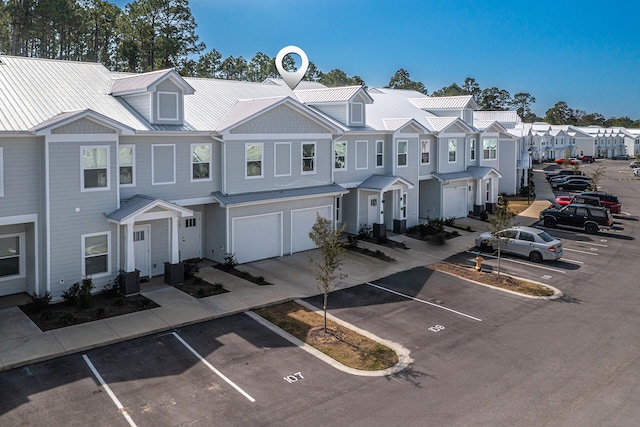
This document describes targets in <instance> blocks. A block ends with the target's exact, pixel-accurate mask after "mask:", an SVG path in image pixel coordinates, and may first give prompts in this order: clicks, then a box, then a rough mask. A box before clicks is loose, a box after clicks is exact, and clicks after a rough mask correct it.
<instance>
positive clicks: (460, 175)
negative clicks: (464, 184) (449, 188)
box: [431, 171, 473, 181]
mask: <svg viewBox="0 0 640 427" xmlns="http://www.w3.org/2000/svg"><path fill="white" fill-rule="evenodd" d="M431 175H433V176H434V177H435V178H436V179H437V180H438V181H460V180H463V179H470V178H473V176H472V175H471V174H470V173H469V172H466V171H460V172H449V173H432V174H431Z"/></svg>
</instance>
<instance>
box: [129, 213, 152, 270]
mask: <svg viewBox="0 0 640 427" xmlns="http://www.w3.org/2000/svg"><path fill="white" fill-rule="evenodd" d="M133 254H134V257H135V263H136V270H139V271H140V277H151V226H150V225H137V226H135V227H133Z"/></svg>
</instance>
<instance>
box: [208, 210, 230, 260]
mask: <svg viewBox="0 0 640 427" xmlns="http://www.w3.org/2000/svg"><path fill="white" fill-rule="evenodd" d="M202 224H203V226H204V230H203V231H202V236H203V238H202V240H203V244H204V252H203V253H202V257H203V258H208V259H212V260H214V261H217V262H224V257H225V256H226V228H225V224H226V209H225V208H221V207H220V205H218V204H217V203H213V204H208V205H205V207H204V212H203V213H202Z"/></svg>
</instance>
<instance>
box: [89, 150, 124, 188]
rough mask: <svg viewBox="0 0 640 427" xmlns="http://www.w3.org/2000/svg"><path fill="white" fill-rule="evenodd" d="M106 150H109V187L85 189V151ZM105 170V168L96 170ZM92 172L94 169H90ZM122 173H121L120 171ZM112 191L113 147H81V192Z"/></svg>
mask: <svg viewBox="0 0 640 427" xmlns="http://www.w3.org/2000/svg"><path fill="white" fill-rule="evenodd" d="M93 149H106V150H107V156H106V158H107V166H106V167H105V169H106V170H107V185H106V186H104V187H95V188H85V184H84V171H85V168H84V150H93ZM96 169H103V168H96ZM88 170H92V169H88ZM118 173H120V171H118ZM109 190H111V146H110V145H83V146H81V147H80V192H81V193H89V192H92V191H109Z"/></svg>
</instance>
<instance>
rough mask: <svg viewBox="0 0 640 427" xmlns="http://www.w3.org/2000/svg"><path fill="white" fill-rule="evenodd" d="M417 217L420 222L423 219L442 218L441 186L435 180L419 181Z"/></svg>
mask: <svg viewBox="0 0 640 427" xmlns="http://www.w3.org/2000/svg"><path fill="white" fill-rule="evenodd" d="M419 187H420V188H419V198H420V206H419V213H418V215H419V217H420V219H421V220H424V219H425V218H440V217H441V216H442V210H441V206H440V205H441V203H440V201H441V200H442V186H441V185H440V182H438V181H437V180H436V179H427V180H423V181H420V185H419Z"/></svg>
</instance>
